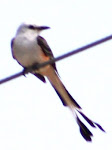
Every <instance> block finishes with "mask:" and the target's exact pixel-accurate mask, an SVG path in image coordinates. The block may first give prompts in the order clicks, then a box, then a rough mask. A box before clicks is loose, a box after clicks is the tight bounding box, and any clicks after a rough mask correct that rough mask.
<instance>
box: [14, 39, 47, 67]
mask: <svg viewBox="0 0 112 150" xmlns="http://www.w3.org/2000/svg"><path fill="white" fill-rule="evenodd" d="M13 54H14V57H15V58H16V59H17V61H18V62H19V63H20V64H21V65H22V66H24V67H28V66H31V65H32V64H34V63H42V62H44V59H43V57H42V55H43V51H42V50H41V47H40V46H39V45H38V43H37V40H36V38H35V37H34V38H33V37H32V38H28V37H24V36H17V37H16V39H15V40H14V45H13Z"/></svg>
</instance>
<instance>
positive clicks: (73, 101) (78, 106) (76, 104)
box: [52, 85, 81, 109]
mask: <svg viewBox="0 0 112 150" xmlns="http://www.w3.org/2000/svg"><path fill="white" fill-rule="evenodd" d="M52 86H53V85H52ZM62 86H63V85H62ZM53 88H54V89H55V91H56V93H57V94H58V96H59V98H60V99H61V101H62V103H63V105H64V106H67V104H66V102H65V99H64V98H63V97H62V95H61V94H60V93H59V92H58V91H57V89H56V88H55V87H54V86H53ZM63 88H64V89H65V91H66V92H67V94H68V96H69V98H70V100H71V101H72V103H73V104H74V105H75V106H76V107H77V108H79V109H81V107H80V105H79V104H78V103H77V102H76V101H75V100H74V99H73V97H72V96H71V95H70V94H69V92H68V91H67V90H66V88H65V87H64V86H63Z"/></svg>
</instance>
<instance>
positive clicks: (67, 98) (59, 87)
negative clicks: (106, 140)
mask: <svg viewBox="0 0 112 150" xmlns="http://www.w3.org/2000/svg"><path fill="white" fill-rule="evenodd" d="M47 78H48V80H49V81H50V83H51V85H52V86H53V88H54V89H55V91H56V93H57V94H58V96H59V98H60V99H61V101H62V103H63V105H64V106H68V107H69V108H70V110H71V111H72V113H73V115H74V116H75V119H76V121H77V124H78V125H79V129H80V133H81V135H82V136H83V138H84V139H85V140H86V141H92V136H93V134H92V133H91V131H90V130H89V129H88V128H87V127H86V126H85V125H84V123H83V122H82V121H81V120H80V119H79V117H78V115H77V112H78V113H79V114H80V115H81V116H82V117H83V118H84V119H85V120H86V121H87V122H88V123H89V125H91V126H92V127H94V128H95V127H96V126H97V127H98V128H99V129H100V130H102V131H104V129H103V128H102V127H101V126H100V125H99V124H98V123H96V122H93V121H92V120H91V119H89V118H88V117H87V116H86V115H85V114H84V113H82V111H81V107H80V105H79V104H78V103H77V102H76V101H75V100H74V99H73V97H72V96H71V95H70V94H69V92H68V91H67V90H66V88H65V87H64V85H63V83H62V82H61V80H60V79H59V77H58V75H57V74H56V72H55V71H54V70H53V69H51V70H50V73H49V74H48V75H47ZM104 132H105V131H104Z"/></svg>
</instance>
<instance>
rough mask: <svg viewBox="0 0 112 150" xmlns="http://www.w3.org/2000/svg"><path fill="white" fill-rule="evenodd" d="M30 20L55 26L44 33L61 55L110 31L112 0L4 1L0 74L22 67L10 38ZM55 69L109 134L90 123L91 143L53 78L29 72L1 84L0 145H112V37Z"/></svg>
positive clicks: (18, 149) (6, 148)
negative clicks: (48, 78) (41, 79)
mask: <svg viewBox="0 0 112 150" xmlns="http://www.w3.org/2000/svg"><path fill="white" fill-rule="evenodd" d="M29 20H30V21H31V20H32V22H31V23H33V21H34V20H35V23H37V24H39V25H46V26H50V27H51V29H50V30H47V31H45V32H43V33H42V34H41V35H42V36H43V37H44V38H46V39H47V41H48V43H49V45H50V47H51V49H52V50H53V53H54V55H55V56H59V55H61V54H64V53H66V52H69V51H71V50H73V49H76V48H78V47H81V46H83V45H85V44H88V43H90V42H93V41H95V40H97V39H100V38H102V37H105V36H107V35H110V34H112V1H111V0H94V1H93V0H55V1H53V0H4V1H0V39H1V40H0V41H1V42H0V70H1V71H0V79H2V78H5V77H7V76H10V75H12V74H14V73H17V72H19V71H21V70H22V67H21V66H20V65H19V64H18V63H17V62H16V61H15V60H14V59H13V58H12V56H11V48H10V41H11V39H12V37H13V36H14V35H15V33H16V29H17V28H18V26H19V25H20V24H21V23H22V22H24V21H29ZM57 68H58V71H59V74H60V76H61V79H62V81H63V82H64V85H65V86H66V87H67V89H68V90H69V92H70V93H71V95H72V96H73V97H74V98H75V99H76V101H77V102H78V103H79V104H80V105H81V107H82V108H83V110H84V112H85V113H86V115H88V116H89V117H90V118H92V119H93V120H94V121H96V122H98V123H99V124H101V125H102V127H103V128H104V129H105V130H106V133H103V132H101V131H100V130H99V129H92V128H91V127H90V128H89V129H91V130H92V132H93V134H94V137H93V142H92V143H88V142H86V141H85V140H84V139H83V138H82V136H81V135H80V133H79V128H78V126H77V124H76V122H75V120H74V118H73V116H72V114H71V113H70V112H69V110H68V109H67V108H65V107H63V105H62V103H61V101H60V99H59V97H58V96H57V95H56V93H55V91H54V90H53V88H52V87H51V85H50V84H49V82H47V84H43V83H42V82H41V81H39V80H38V79H36V78H35V77H34V76H33V75H30V74H29V75H27V78H25V77H20V78H17V79H15V80H12V81H10V82H7V83H5V84H2V85H0V149H1V150H31V149H32V150H37V149H39V150H57V149H58V150H62V149H63V150H105V149H106V150H112V109H111V108H112V41H109V42H106V43H104V44H101V45H99V46H96V47H94V48H91V49H89V50H87V51H84V52H82V53H80V54H77V55H74V56H72V57H69V58H67V59H64V60H62V61H60V62H58V63H57ZM88 127H89V126H88Z"/></svg>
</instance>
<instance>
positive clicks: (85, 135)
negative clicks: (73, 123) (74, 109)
mask: <svg viewBox="0 0 112 150" xmlns="http://www.w3.org/2000/svg"><path fill="white" fill-rule="evenodd" d="M76 119H77V123H78V125H79V128H80V133H81V135H82V136H83V138H84V139H85V140H86V141H92V139H91V137H92V136H93V134H92V133H91V131H90V130H89V129H88V128H87V127H86V126H85V125H84V124H83V123H82V121H81V120H80V119H79V117H78V116H77V118H76Z"/></svg>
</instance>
